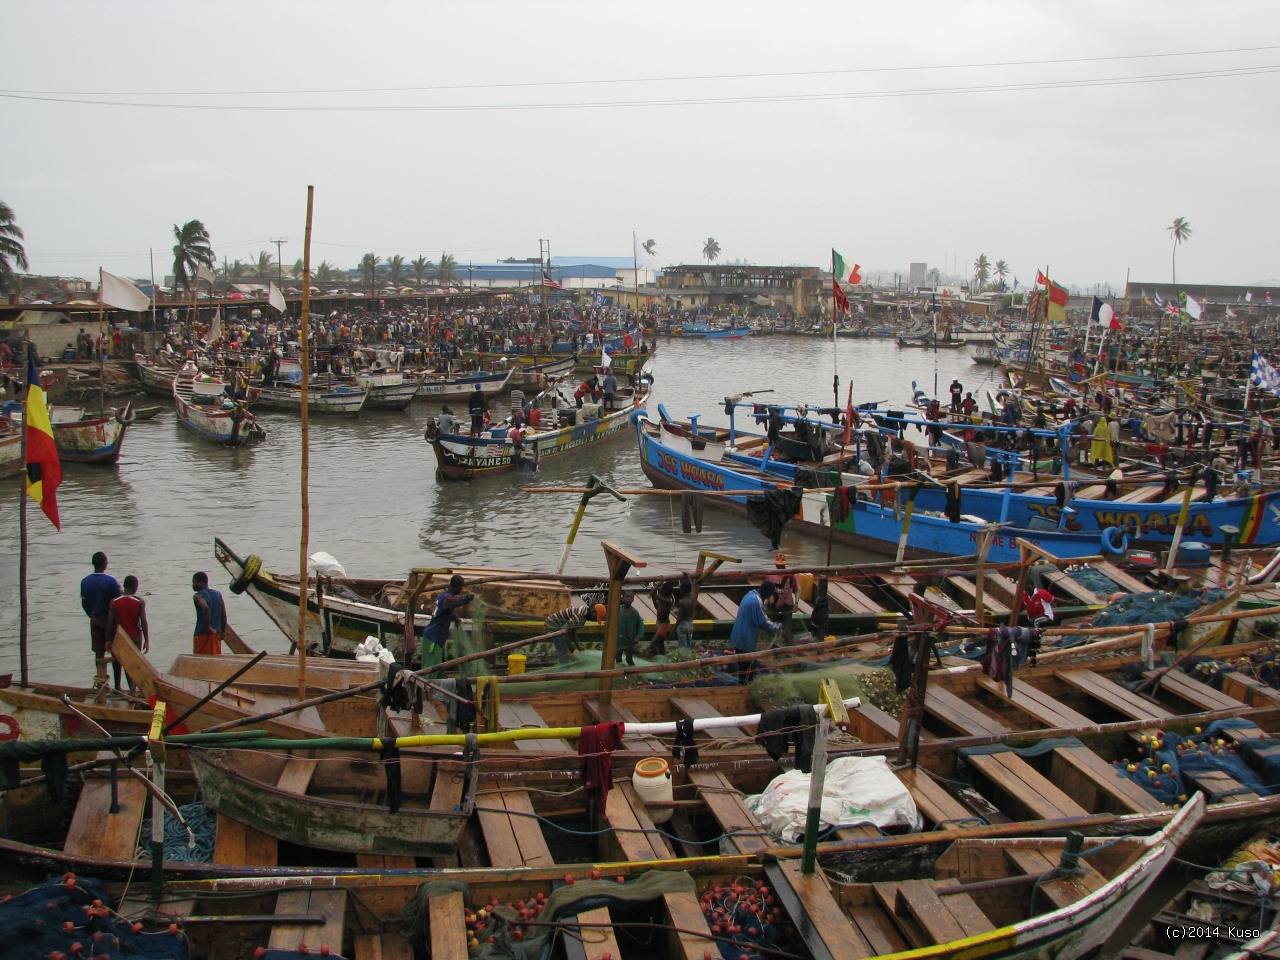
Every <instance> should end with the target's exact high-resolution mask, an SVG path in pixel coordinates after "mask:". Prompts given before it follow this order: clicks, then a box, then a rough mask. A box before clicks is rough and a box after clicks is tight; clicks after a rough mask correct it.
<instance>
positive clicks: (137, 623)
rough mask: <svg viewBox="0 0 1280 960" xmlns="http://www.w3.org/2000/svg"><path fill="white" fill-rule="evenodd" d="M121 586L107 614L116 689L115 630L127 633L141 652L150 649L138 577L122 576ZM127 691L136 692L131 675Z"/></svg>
mask: <svg viewBox="0 0 1280 960" xmlns="http://www.w3.org/2000/svg"><path fill="white" fill-rule="evenodd" d="M121 588H122V589H123V590H124V593H123V594H122V595H120V596H118V597H116V598H115V599H114V600H112V601H111V612H110V613H109V614H108V615H107V653H109V654H111V671H112V673H113V674H114V675H115V681H116V689H117V690H119V689H120V661H119V660H118V659H116V655H115V652H114V650H113V648H112V644H114V643H115V639H116V631H117V630H123V631H124V632H125V633H126V634H128V636H129V639H130V640H132V641H133V642H134V643H135V644H137V647H138V649H139V650H141V651H142V652H143V653H146V652H147V651H148V650H150V649H151V628H150V627H148V626H147V601H145V600H143V599H142V598H141V597H140V596H138V578H137V577H135V576H134V575H133V574H129V576H127V577H125V578H124V583H123V584H121ZM129 692H130V693H137V692H138V688H137V686H135V684H134V682H133V678H131V677H130V678H129Z"/></svg>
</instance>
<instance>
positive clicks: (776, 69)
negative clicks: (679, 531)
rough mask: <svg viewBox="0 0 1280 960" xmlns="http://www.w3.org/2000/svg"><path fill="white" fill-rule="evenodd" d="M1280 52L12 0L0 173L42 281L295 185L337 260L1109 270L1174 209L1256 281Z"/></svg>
mask: <svg viewBox="0 0 1280 960" xmlns="http://www.w3.org/2000/svg"><path fill="white" fill-rule="evenodd" d="M1171 54H1176V56H1170V55H1171ZM1051 61H1056V62H1051ZM1276 70H1280V4H1276V3H1275V2H1274V0H1258V2H1239V3H1232V2H1225V3H1207V2H1205V3H1180V2H1131V3H1115V2H1114V0H1105V2H1104V0H1099V2H1081V3H1065V2H1056V3H1028V2H1026V0H1014V2H988V3H957V2H955V0H940V2H923V0H921V2H885V3H874V4H873V3H851V2H836V3H803V2H789V3H783V2H780V0H774V2H769V3H756V2H749V0H747V2H744V0H733V2H702V0H699V2H680V3H666V2H648V3H644V4H637V3H627V4H623V3H602V2H598V0H597V2H590V3H588V2H539V3H529V2H524V0H520V2H468V3H462V2H459V3H449V4H444V3H424V2H421V0H415V2H406V3H394V2H381V3H350V2H341V3H337V2H334V3H330V2H326V0H308V2H306V3H290V2H256V3H240V2H234V0H230V2H228V0H222V2H219V3H215V4H196V3H175V2H173V0H162V2H144V0H134V2H130V3H101V2H83V3H71V2H64V0H41V2H39V3H8V4H6V5H5V12H4V26H3V39H2V40H0V93H3V94H4V96H3V97H0V128H2V129H3V130H4V141H5V143H4V148H3V151H2V152H0V199H2V200H4V201H5V202H7V203H9V205H10V206H12V207H13V208H14V210H15V212H16V214H17V217H18V222H19V225H20V226H21V227H22V228H23V230H24V231H25V232H26V248H27V252H28V255H29V257H30V260H31V268H32V271H33V272H38V273H48V274H63V275H81V276H96V273H97V268H98V267H99V266H101V267H105V268H106V269H107V270H110V271H112V272H116V273H121V274H125V275H128V276H146V275H147V274H148V272H149V267H148V248H154V250H155V257H156V273H157V275H161V276H162V275H163V274H165V273H167V272H169V266H170V263H171V261H172V255H171V253H170V249H171V247H172V243H173V238H172V225H173V224H175V223H180V222H184V221H186V220H189V219H192V218H198V219H201V220H203V221H204V223H205V225H206V226H207V227H208V229H209V232H210V234H211V236H212V240H213V245H214V249H215V251H216V253H217V255H218V257H219V258H220V259H221V258H222V257H223V256H224V255H225V256H226V257H227V258H228V259H229V260H234V259H237V258H239V259H242V260H251V259H253V258H255V257H256V255H257V253H258V252H259V251H261V250H268V251H271V252H272V253H274V251H275V249H276V248H275V246H274V245H271V244H269V243H268V241H269V239H271V238H273V237H275V238H279V237H287V238H289V242H288V243H287V244H286V245H285V246H284V256H283V259H284V261H285V262H286V264H291V263H292V262H293V261H294V260H295V259H297V258H299V257H301V256H302V249H303V247H302V239H303V233H304V230H303V227H304V223H305V206H306V187H307V185H308V184H314V185H315V188H316V199H315V228H314V234H313V252H312V262H313V264H314V263H318V262H319V261H321V260H327V261H329V262H330V263H332V264H335V265H337V266H340V267H347V266H354V265H355V263H356V262H357V261H358V260H359V258H360V256H361V255H362V254H363V253H365V252H366V251H370V250H372V251H375V252H376V253H378V254H379V255H380V256H386V255H388V254H393V253H400V254H403V255H404V256H405V257H406V258H408V259H412V258H413V257H416V256H418V255H425V256H427V257H428V258H431V259H437V260H438V259H439V257H440V254H441V252H442V251H448V252H449V253H451V254H453V255H454V256H455V257H456V258H457V259H458V260H459V261H461V262H462V263H464V264H465V263H466V262H467V261H468V260H475V261H491V260H494V259H497V258H499V257H507V256H517V257H525V256H537V253H538V240H539V238H547V239H549V240H550V241H551V251H552V253H553V254H565V255H594V256H629V255H630V253H631V233H632V231H633V230H634V231H636V232H638V233H639V234H640V238H641V239H642V240H644V239H648V238H653V239H655V240H656V241H657V250H658V255H659V259H660V261H661V262H662V263H663V264H672V263H689V262H696V261H698V260H699V259H700V257H701V251H702V245H703V242H704V241H705V239H706V238H707V237H715V238H716V239H717V240H718V241H719V242H720V245H721V248H722V259H723V260H730V261H732V260H738V259H741V260H746V261H750V262H754V263H760V264H780V263H781V264H794V263H800V264H812V265H827V264H828V262H829V256H830V253H829V251H830V248H831V247H833V246H834V247H835V248H836V249H837V250H839V251H840V252H841V253H842V254H844V255H845V256H846V258H848V259H850V260H853V261H856V262H858V263H861V264H862V265H863V266H864V267H866V268H868V269H872V270H878V269H886V270H899V269H900V270H905V269H906V267H907V265H908V263H909V262H911V261H919V260H923V261H927V262H928V263H929V264H930V265H931V266H939V267H942V268H944V269H957V264H958V265H959V268H958V269H959V270H960V271H963V272H968V271H969V269H970V266H971V264H972V263H973V261H974V259H975V258H976V257H977V256H978V255H979V254H982V253H985V254H986V255H987V256H988V257H989V258H990V259H992V260H993V261H994V260H996V259H1004V260H1007V261H1008V263H1009V264H1010V266H1011V268H1012V270H1013V272H1014V273H1015V274H1017V276H1018V277H1019V279H1020V280H1023V281H1026V280H1030V279H1031V278H1033V277H1034V274H1035V270H1036V268H1037V266H1040V267H1043V266H1045V265H1048V266H1049V267H1050V269H1051V273H1052V275H1053V276H1054V278H1055V279H1058V280H1060V281H1062V282H1064V283H1070V284H1080V285H1086V284H1093V283H1097V282H1110V283H1111V284H1113V285H1115V286H1118V285H1120V284H1122V283H1123V282H1124V279H1125V271H1126V270H1127V269H1131V270H1132V275H1133V278H1134V279H1135V280H1144V279H1145V280H1168V279H1169V275H1170V252H1171V241H1170V237H1169V234H1168V232H1167V228H1168V226H1169V224H1170V223H1172V221H1173V220H1174V218H1175V217H1185V218H1186V219H1187V220H1188V221H1189V222H1190V224H1191V226H1192V229H1193V235H1192V237H1191V238H1190V240H1189V241H1188V242H1187V243H1185V244H1184V245H1183V246H1182V247H1181V248H1180V249H1179V251H1178V258H1177V268H1178V277H1179V278H1180V279H1181V281H1183V282H1186V283H1187V284H1203V283H1215V282H1217V283H1245V284H1248V283H1257V282H1259V281H1262V280H1264V279H1268V278H1277V277H1280V265H1278V264H1277V259H1278V258H1277V251H1278V249H1280V247H1278V245H1277V237H1278V234H1280V216H1278V214H1280V210H1278V209H1277V208H1278V206H1280V200H1278V199H1277V198H1280V190H1277V184H1276V179H1277V172H1278V171H1280V151H1278V150H1277V146H1278V144H1277V139H1278V138H1280V114H1278V113H1277V104H1278V103H1280V96H1278V94H1280V74H1278V73H1277V72H1274V71H1276ZM1241 71H1249V72H1248V73H1247V74H1245V75H1240V72H1241ZM1224 72H1226V73H1235V74H1237V75H1224ZM1190 73H1197V74H1208V76H1202V77H1200V78H1197V79H1173V78H1174V77H1185V76H1186V75H1187V74H1190ZM1157 77H1158V78H1160V79H1152V78H1157ZM1120 78H1145V79H1144V80H1143V81H1142V82H1131V81H1130V82H1119V83H1117V82H1112V83H1106V82H1105V81H1115V80H1118V79H1120ZM1064 82H1066V83H1067V84H1069V85H1066V86H1064V85H1062V84H1063V83H1064ZM975 87H980V88H985V89H983V90H982V91H980V92H974V91H973V90H972V89H971V88H975ZM14 95H20V96H21V97H45V98H46V99H42V100H41V99H22V98H19V97H17V96H14ZM52 98H61V99H62V100H71V101H84V100H112V101H116V102H141V103H147V104H172V105H178V107H177V108H172V107H163V108H161V107H138V106H111V105H88V104H85V103H82V102H60V101H56V100H54V99H52ZM207 107H217V108H231V109H205V108H207ZM264 107H272V108H281V107H303V108H306V109H302V110H283V109H273V110H264V109H260V108H264Z"/></svg>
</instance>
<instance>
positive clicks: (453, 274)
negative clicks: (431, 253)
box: [436, 253, 458, 287]
mask: <svg viewBox="0 0 1280 960" xmlns="http://www.w3.org/2000/svg"><path fill="white" fill-rule="evenodd" d="M457 279H458V261H457V260H455V259H454V258H453V254H451V253H441V254H440V262H439V263H438V264H436V283H438V284H440V286H442V287H447V286H448V285H449V284H451V283H453V282H454V281H455V280H457Z"/></svg>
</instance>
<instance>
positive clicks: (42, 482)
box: [23, 344, 62, 530]
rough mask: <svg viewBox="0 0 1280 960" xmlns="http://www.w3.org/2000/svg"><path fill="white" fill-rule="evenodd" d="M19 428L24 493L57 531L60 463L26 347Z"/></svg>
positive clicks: (33, 363) (31, 352) (37, 375)
mask: <svg viewBox="0 0 1280 960" xmlns="http://www.w3.org/2000/svg"><path fill="white" fill-rule="evenodd" d="M23 428H24V429H25V430H26V431H27V437H26V440H27V494H28V495H29V496H30V497H31V499H33V500H35V501H37V502H38V503H39V504H40V509H41V510H43V511H44V515H45V516H46V517H48V518H49V519H50V520H52V521H53V525H54V526H55V527H57V528H58V529H59V530H61V529H62V524H60V523H59V522H58V496H57V489H58V484H60V483H61V482H62V464H61V463H60V462H59V461H58V450H57V448H56V447H55V446H54V445H53V425H52V424H51V423H50V422H49V407H48V406H47V405H46V404H45V402H44V387H42V386H41V385H40V371H39V370H37V369H36V352H35V347H33V346H31V345H30V344H28V346H27V409H26V412H25V414H24V415H23Z"/></svg>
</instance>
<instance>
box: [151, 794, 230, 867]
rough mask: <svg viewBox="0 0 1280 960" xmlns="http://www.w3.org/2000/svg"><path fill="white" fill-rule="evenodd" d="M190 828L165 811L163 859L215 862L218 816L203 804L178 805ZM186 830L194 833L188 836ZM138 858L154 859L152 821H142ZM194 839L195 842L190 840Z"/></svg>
mask: <svg viewBox="0 0 1280 960" xmlns="http://www.w3.org/2000/svg"><path fill="white" fill-rule="evenodd" d="M178 811H179V812H180V813H181V814H182V819H183V820H185V821H186V824H187V828H186V829H184V828H183V826H182V824H181V823H179V822H178V818H177V817H175V816H174V815H173V814H172V813H170V812H169V811H168V810H166V811H165V812H164V858H165V860H167V861H176V862H178V863H213V845H214V841H215V840H216V839H217V836H218V815H217V814H216V813H215V812H214V811H212V810H210V809H209V808H208V807H206V806H205V805H204V804H203V803H189V804H187V805H186V806H185V807H179V808H178ZM187 829H190V831H191V836H190V837H188V835H187ZM138 837H139V846H138V854H137V856H138V859H139V860H150V859H151V820H150V818H148V819H146V820H143V821H142V830H141V832H140V833H139V834H138ZM192 838H194V840H195V843H194V844H193V843H192V842H191V839H192Z"/></svg>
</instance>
